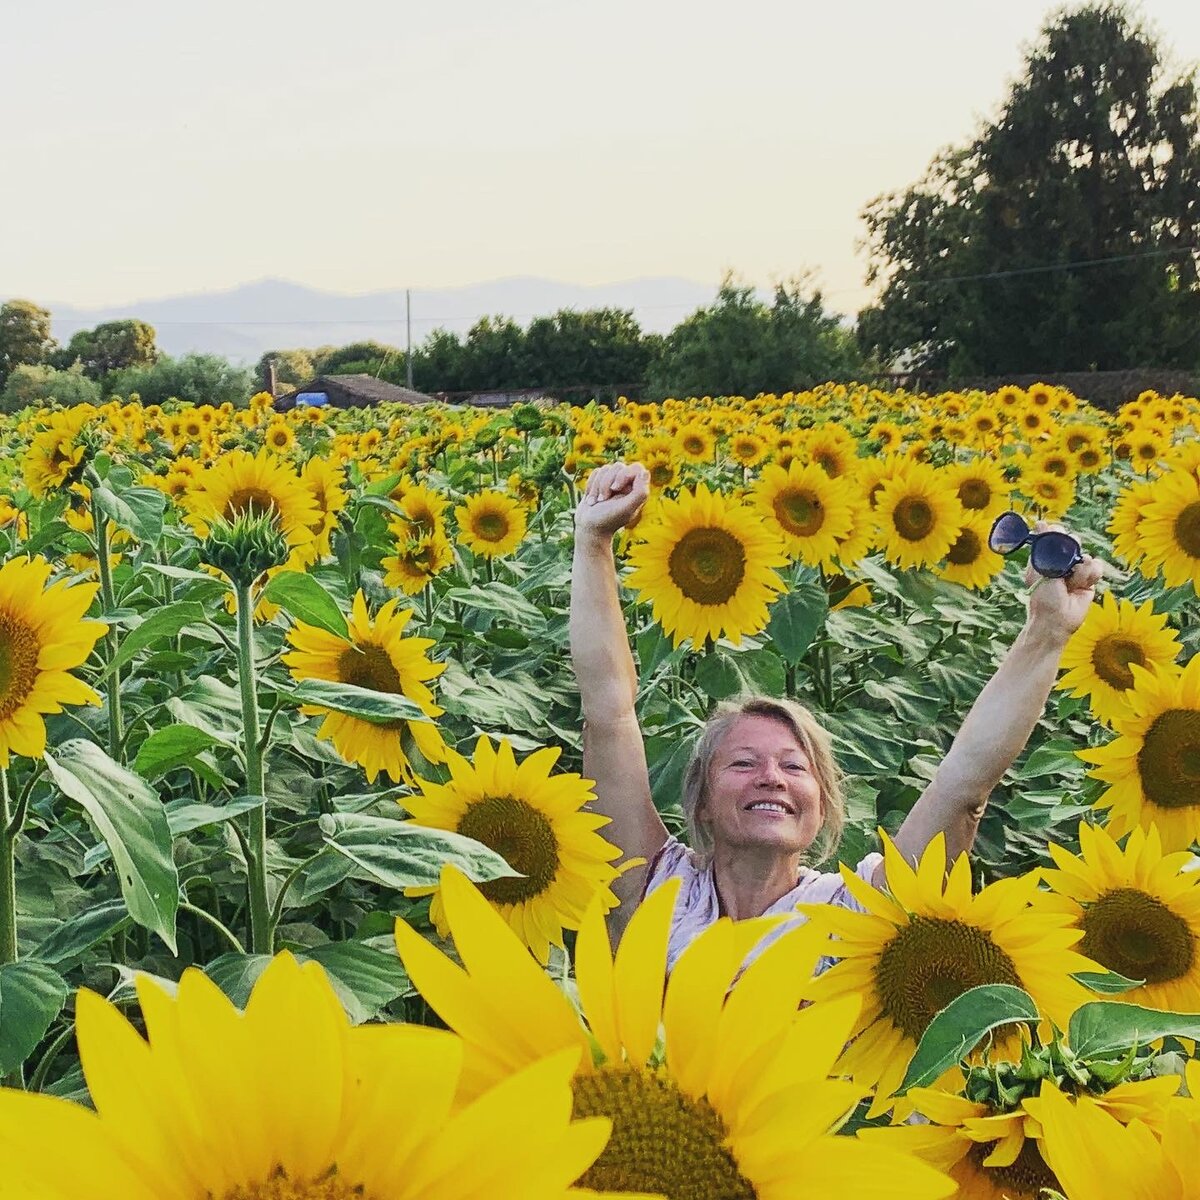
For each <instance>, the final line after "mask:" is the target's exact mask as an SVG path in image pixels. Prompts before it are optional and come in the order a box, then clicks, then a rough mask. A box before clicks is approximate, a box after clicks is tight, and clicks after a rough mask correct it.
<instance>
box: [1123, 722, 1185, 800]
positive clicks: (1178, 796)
mask: <svg viewBox="0 0 1200 1200" xmlns="http://www.w3.org/2000/svg"><path fill="white" fill-rule="evenodd" d="M1137 764H1138V774H1139V775H1140V776H1141V779H1142V790H1143V791H1144V792H1145V793H1146V798H1147V799H1148V800H1149V801H1150V802H1151V803H1152V804H1157V805H1158V806H1159V808H1188V807H1190V806H1191V805H1193V804H1200V711H1197V710H1196V709H1194V708H1171V709H1168V710H1167V711H1166V712H1164V713H1162V714H1161V715H1159V716H1158V717H1156V718H1155V721H1154V724H1153V725H1151V726H1150V729H1149V731H1148V732H1147V733H1146V737H1145V739H1144V740H1143V742H1142V748H1141V749H1140V750H1139V751H1138V756H1137Z"/></svg>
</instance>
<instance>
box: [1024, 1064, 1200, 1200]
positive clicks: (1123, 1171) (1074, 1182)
mask: <svg viewBox="0 0 1200 1200" xmlns="http://www.w3.org/2000/svg"><path fill="white" fill-rule="evenodd" d="M1036 1112H1037V1118H1038V1123H1039V1124H1040V1125H1041V1128H1042V1153H1043V1154H1044V1155H1045V1159H1046V1162H1047V1163H1049V1164H1050V1166H1051V1168H1052V1169H1053V1171H1054V1174H1055V1176H1056V1177H1057V1179H1058V1190H1059V1191H1060V1192H1061V1193H1062V1194H1063V1195H1065V1196H1066V1198H1067V1200H1101V1198H1107V1197H1110V1196H1111V1197H1121V1198H1122V1200H1126V1198H1127V1200H1194V1198H1195V1196H1196V1195H1197V1192H1196V1186H1195V1185H1196V1168H1195V1164H1196V1162H1197V1160H1198V1159H1200V1105H1198V1104H1197V1103H1196V1102H1195V1101H1194V1100H1192V1101H1188V1102H1185V1103H1180V1104H1177V1105H1175V1106H1174V1108H1173V1109H1172V1110H1171V1111H1170V1112H1169V1113H1168V1114H1167V1118H1166V1121H1165V1125H1164V1128H1163V1130H1162V1138H1161V1140H1160V1139H1159V1138H1158V1137H1156V1136H1155V1133H1154V1131H1153V1130H1151V1129H1150V1127H1149V1126H1148V1125H1146V1124H1144V1123H1143V1122H1141V1121H1130V1122H1129V1124H1127V1125H1126V1124H1122V1122H1121V1121H1119V1120H1118V1119H1117V1118H1116V1117H1115V1116H1113V1115H1112V1114H1110V1113H1107V1112H1105V1111H1104V1109H1103V1108H1101V1107H1100V1106H1099V1105H1098V1104H1081V1103H1075V1104H1072V1103H1071V1101H1070V1100H1068V1099H1067V1097H1066V1096H1064V1095H1063V1094H1062V1093H1061V1092H1059V1091H1058V1089H1057V1088H1054V1087H1053V1086H1052V1085H1051V1084H1050V1083H1049V1082H1047V1083H1045V1084H1043V1086H1042V1093H1041V1095H1040V1096H1039V1097H1038V1104H1037V1108H1036Z"/></svg>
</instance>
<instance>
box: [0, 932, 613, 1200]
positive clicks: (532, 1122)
mask: <svg viewBox="0 0 1200 1200" xmlns="http://www.w3.org/2000/svg"><path fill="white" fill-rule="evenodd" d="M136 986H137V991H138V997H139V999H140V1001H141V1008H142V1017H143V1020H144V1022H145V1027H146V1033H147V1038H148V1040H146V1039H143V1037H142V1035H141V1034H140V1033H138V1032H137V1030H136V1029H135V1028H134V1027H133V1026H132V1025H131V1024H130V1023H129V1022H128V1021H127V1020H126V1018H125V1017H124V1016H123V1015H122V1014H121V1013H120V1012H119V1011H118V1010H117V1009H116V1008H115V1007H114V1006H113V1005H111V1004H110V1003H109V1002H108V1001H106V1000H103V999H101V998H100V997H99V996H97V995H95V994H94V993H92V992H88V991H81V992H80V993H79V998H78V1009H77V1014H78V1037H79V1049H80V1057H81V1059H82V1062H83V1069H84V1074H85V1076H86V1079H87V1085H88V1090H89V1092H90V1094H91V1097H92V1100H93V1101H94V1103H95V1107H96V1111H95V1112H92V1111H91V1110H89V1109H86V1108H84V1107H82V1106H81V1105H77V1104H74V1103H72V1102H70V1101H67V1100H60V1099H57V1098H52V1097H48V1096H41V1095H33V1094H29V1093H25V1092H19V1091H11V1090H9V1089H4V1090H3V1091H2V1092H0V1149H2V1153H3V1157H4V1172H5V1194H6V1195H8V1194H11V1195H13V1196H25V1197H37V1200H78V1198H79V1197H80V1196H89V1197H93V1198H94V1200H194V1198H196V1197H211V1198H213V1200H252V1198H253V1200H351V1198H353V1197H375V1198H379V1197H386V1198H387V1200H424V1198H427V1197H429V1196H432V1195H436V1196H438V1197H439V1198H442V1197H445V1198H446V1200H472V1198H474V1197H478V1196H482V1195H497V1196H518V1195H519V1196H522V1197H531V1198H532V1197H536V1198H538V1200H560V1198H561V1197H563V1196H564V1195H565V1194H566V1189H567V1188H568V1187H569V1185H570V1184H571V1183H572V1182H573V1181H574V1180H575V1179H576V1178H577V1177H578V1176H579V1174H580V1173H581V1172H582V1171H584V1170H586V1169H587V1168H588V1167H589V1165H590V1164H591V1163H592V1162H593V1161H594V1160H595V1158H596V1155H597V1153H598V1152H599V1150H600V1148H601V1147H602V1146H603V1145H604V1142H605V1140H606V1138H607V1135H608V1128H607V1123H606V1122H603V1121H597V1122H587V1121H578V1122H570V1121H569V1119H568V1114H569V1112H570V1107H569V1105H570V1099H569V1095H570V1093H569V1085H568V1077H569V1075H570V1072H571V1067H572V1063H571V1061H570V1060H569V1059H565V1058H559V1059H551V1060H547V1061H544V1062H542V1063H538V1064H536V1065H534V1066H532V1067H531V1068H529V1069H527V1070H526V1071H524V1072H523V1073H522V1074H520V1075H516V1076H514V1077H512V1078H511V1079H509V1080H506V1081H505V1082H503V1083H501V1084H500V1085H499V1086H498V1087H497V1088H495V1089H494V1090H493V1091H491V1092H489V1093H488V1094H487V1095H486V1096H484V1097H482V1098H480V1099H479V1100H477V1101H476V1102H475V1103H473V1104H471V1105H469V1106H467V1107H465V1108H460V1109H459V1110H457V1111H455V1109H454V1107H453V1103H454V1091H455V1083H456V1080H457V1078H458V1075H459V1072H460V1070H461V1062H462V1048H461V1044H460V1042H459V1039H458V1038H456V1037H455V1036H454V1035H453V1034H448V1033H445V1032H443V1031H441V1030H433V1029H425V1028H422V1027H419V1026H414V1025H369V1026H368V1025H364V1026H359V1027H357V1028H351V1027H350V1024H349V1022H348V1021H347V1019H346V1015H345V1013H344V1012H343V1010H342V1007H341V1004H340V1002H339V1001H338V998H337V995H336V993H335V992H334V990H333V988H332V987H331V986H330V983H329V981H328V980H327V978H326V977H325V974H324V972H323V971H322V970H321V968H320V967H318V966H316V964H313V963H308V964H305V965H304V966H300V965H299V964H298V963H297V962H296V961H295V959H293V958H292V957H291V955H289V954H286V953H284V954H281V955H279V956H278V957H277V958H275V959H273V960H272V961H271V962H270V964H269V965H268V966H267V968H266V970H265V971H264V972H263V973H262V975H261V976H260V977H259V979H258V981H257V982H256V983H255V985H254V989H253V992H252V994H251V997H250V1001H249V1004H248V1005H247V1007H246V1011H245V1013H242V1012H239V1011H238V1010H237V1009H236V1008H235V1007H234V1006H233V1005H232V1004H231V1003H230V1002H229V1000H227V999H226V998H225V996H224V995H222V993H221V992H220V990H219V989H218V988H217V985H216V984H214V983H213V982H212V981H211V980H209V979H208V978H207V977H206V976H205V975H204V974H203V972H201V971H199V970H196V969H190V970H188V971H186V972H184V975H183V978H182V979H181V980H180V983H179V987H178V992H177V994H176V995H175V996H174V997H171V996H169V995H168V994H167V993H166V992H165V991H164V990H162V989H161V988H160V987H159V986H158V984H157V983H155V982H152V981H151V979H150V978H149V977H148V976H145V975H139V976H138V977H137V980H136ZM65 1146H70V1148H71V1152H70V1153H69V1154H64V1153H63V1147H65Z"/></svg>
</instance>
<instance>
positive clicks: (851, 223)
mask: <svg viewBox="0 0 1200 1200" xmlns="http://www.w3.org/2000/svg"><path fill="white" fill-rule="evenodd" d="M1055 8H1057V6H1056V5H1053V4H1049V3H1046V2H1045V0H1014V2H1013V3H1012V4H1010V5H1007V6H1004V8H1003V9H993V8H988V9H986V10H985V9H982V8H981V7H979V6H964V5H959V4H953V3H949V2H948V0H914V3H912V4H910V5H907V6H894V5H891V4H884V3H883V2H882V0H864V2H862V3H859V4H857V5H845V6H840V7H833V8H828V9H826V8H822V9H821V10H819V11H812V12H810V11H805V6H800V5H796V4H794V3H784V2H783V0H746V3H744V4H742V5H740V6H738V8H737V10H736V13H734V14H732V15H731V11H730V9H729V8H728V6H727V5H724V4H717V3H715V2H713V0H706V2H693V3H689V4H687V5H684V4H682V3H678V2H676V0H659V2H658V3H649V4H647V3H646V2H645V0H639V2H638V3H635V2H634V0H610V2H609V3H607V4H605V5H604V6H603V8H601V7H600V6H598V5H562V4H555V3H552V2H551V0H512V2H510V3H509V4H506V5H504V6H494V5H490V4H485V3H484V2H483V0H462V3H460V4H458V5H456V6H454V7H453V8H449V7H446V6H443V7H435V6H429V5H417V4H415V3H411V0H410V2H408V3H399V4H397V3H394V2H393V3H389V4H384V3H382V2H381V0H350V2H349V3H347V4H344V5H342V6H340V7H339V8H338V9H337V10H336V15H335V19H331V17H330V10H329V9H328V6H326V5H323V4H318V3H316V0H293V2H292V3H288V4H284V3H283V2H282V0H261V2H259V3H256V4H252V5H246V4H244V3H237V4H235V3H234V2H233V0H214V2H213V3H211V4H210V5H208V6H207V7H206V8H205V9H203V10H202V11H200V10H188V9H177V8H173V7H167V6H162V5H159V4H157V3H150V0H114V3H111V4H109V5H104V6H95V5H92V4H90V3H84V0H59V2H58V3H56V4H54V5H52V6H41V7H35V6H20V7H13V8H12V9H11V11H9V12H6V33H7V35H8V38H7V40H8V42H9V44H10V45H12V46H16V47H20V50H21V53H20V56H19V57H18V56H16V55H13V56H12V58H13V59H14V61H13V62H12V63H11V64H9V65H8V66H7V68H6V71H5V73H4V74H3V76H2V77H0V101H2V102H3V104H4V111H5V113H6V115H7V116H8V117H9V120H8V122H7V128H6V167H7V172H6V174H7V177H8V180H9V181H10V182H9V186H8V187H7V188H6V189H5V191H4V194H3V199H0V216H2V220H0V229H2V230H3V233H2V234H0V292H2V293H3V294H5V295H8V296H23V297H28V298H30V299H33V300H36V301H38V302H39V303H44V304H47V305H54V304H60V305H69V306H72V307H76V308H81V307H87V308H103V307H110V306H112V305H117V304H129V303H137V302H141V301H148V300H153V299H156V298H163V297H171V296H179V295H194V294H208V293H214V292H223V291H228V290H232V289H234V288H237V287H240V286H243V285H245V284H247V283H249V282H253V281H258V280H264V279H283V280H288V281H294V282H295V283H297V284H298V285H301V286H305V287H310V288H313V289H317V290H321V291H329V292H337V293H340V294H342V295H345V296H355V295H363V294H367V293H373V292H382V291H396V290H402V289H404V288H405V287H409V288H413V289H414V290H422V289H424V290H445V289H451V288H455V287H467V286H477V285H480V284H483V283H486V282H490V281H496V280H505V279H513V278H518V279H520V278H529V277H535V278H543V279H551V280H560V281H562V282H563V283H564V284H566V283H570V284H575V285H594V284H598V283H602V282H603V283H614V282H621V281H626V280H636V279H645V278H655V277H677V278H680V279H682V280H686V281H693V282H696V283H698V284H704V285H707V286H710V287H714V288H715V286H716V284H717V282H718V280H719V279H720V277H721V275H722V274H723V273H724V272H725V271H726V270H733V271H734V272H736V273H737V274H739V275H740V276H741V277H742V278H744V279H746V280H747V281H748V282H751V283H754V284H756V285H759V286H764V285H767V284H769V283H770V282H771V281H772V280H773V279H775V278H782V277H787V276H791V275H794V274H797V273H800V272H803V271H806V270H811V271H812V272H814V275H815V279H816V282H817V283H818V284H819V286H820V287H821V289H822V291H823V293H824V294H825V296H826V298H827V300H828V302H829V304H830V306H831V307H832V308H834V309H836V310H838V311H840V312H843V313H853V312H854V311H856V310H857V309H858V308H859V307H861V305H862V304H863V303H864V302H865V301H866V300H867V298H868V293H867V290H866V288H865V286H864V268H865V263H864V260H863V258H862V257H861V255H860V254H859V253H858V251H857V250H856V242H857V240H858V239H859V238H860V237H861V236H862V232H863V230H862V223H861V221H860V218H859V214H860V212H861V210H862V208H863V206H864V205H865V204H866V203H867V202H868V201H869V200H870V199H871V198H873V197H874V196H876V195H878V194H880V193H881V192H885V191H889V190H893V189H897V188H902V187H904V186H907V185H908V184H910V183H912V182H914V181H915V180H916V179H918V178H919V177H920V175H921V174H922V172H923V171H924V169H925V167H926V166H927V164H928V163H929V161H930V160H931V158H932V157H933V156H934V154H935V153H936V152H937V151H938V150H939V149H940V148H941V147H943V146H945V145H947V144H949V143H953V142H961V141H963V140H964V139H965V138H967V137H969V136H970V134H971V132H972V131H973V130H974V128H975V127H976V125H977V123H978V121H979V120H980V119H982V118H984V117H986V116H987V115H990V114H991V113H993V112H994V111H995V109H996V107H997V105H998V104H999V103H1000V101H1001V100H1002V99H1003V96H1004V94H1005V92H1006V90H1007V86H1008V83H1009V82H1010V81H1011V79H1012V78H1014V77H1015V75H1016V74H1017V72H1018V71H1019V69H1020V66H1021V62H1022V56H1023V47H1024V46H1025V45H1026V44H1027V43H1028V42H1030V41H1031V40H1033V39H1034V38H1035V36H1036V34H1037V32H1038V30H1039V28H1040V26H1041V24H1042V23H1043V21H1044V19H1045V17H1046V16H1047V14H1048V13H1049V12H1051V11H1053V10H1054V9H1055ZM1142 14H1143V17H1144V18H1145V19H1146V20H1147V21H1148V23H1149V24H1150V25H1151V27H1152V29H1153V30H1154V31H1155V32H1156V33H1157V34H1158V35H1159V36H1160V37H1161V39H1162V44H1163V46H1164V48H1165V49H1167V50H1168V51H1169V52H1170V53H1171V55H1172V61H1173V63H1174V65H1175V66H1177V67H1178V66H1181V65H1183V64H1188V63H1194V62H1196V61H1197V60H1200V5H1197V4H1195V3H1193V2H1189V3H1184V0H1159V2H1157V3H1154V4H1147V5H1143V6H1142Z"/></svg>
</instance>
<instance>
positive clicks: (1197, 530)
mask: <svg viewBox="0 0 1200 1200" xmlns="http://www.w3.org/2000/svg"><path fill="white" fill-rule="evenodd" d="M1175 541H1176V542H1178V543H1179V548H1180V549H1181V550H1182V551H1183V552H1184V554H1186V555H1188V556H1189V557H1191V558H1200V504H1189V505H1188V506H1187V508H1185V509H1183V511H1182V512H1180V514H1179V515H1178V516H1177V517H1176V518H1175Z"/></svg>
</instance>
